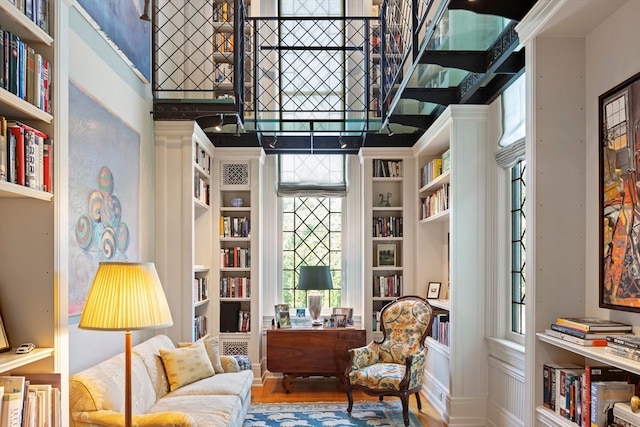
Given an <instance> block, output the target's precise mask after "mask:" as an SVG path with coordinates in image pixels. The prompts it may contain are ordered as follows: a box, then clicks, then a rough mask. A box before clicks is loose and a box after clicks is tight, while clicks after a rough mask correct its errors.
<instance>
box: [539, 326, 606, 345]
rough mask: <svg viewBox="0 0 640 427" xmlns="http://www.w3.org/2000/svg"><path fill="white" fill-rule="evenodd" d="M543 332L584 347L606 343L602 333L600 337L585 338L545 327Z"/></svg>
mask: <svg viewBox="0 0 640 427" xmlns="http://www.w3.org/2000/svg"><path fill="white" fill-rule="evenodd" d="M545 333H546V334H547V335H549V336H551V337H554V338H559V339H561V340H563V341H567V342H570V343H573V344H578V345H582V346H585V347H606V345H607V340H606V337H605V336H604V335H603V336H602V337H601V338H600V339H592V340H587V339H582V338H578V337H574V336H573V335H568V334H564V333H562V332H558V331H554V330H553V329H547V330H546V331H545Z"/></svg>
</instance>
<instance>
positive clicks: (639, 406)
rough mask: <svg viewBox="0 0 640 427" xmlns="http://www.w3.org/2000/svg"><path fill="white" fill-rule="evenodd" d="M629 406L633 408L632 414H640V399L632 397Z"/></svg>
mask: <svg viewBox="0 0 640 427" xmlns="http://www.w3.org/2000/svg"><path fill="white" fill-rule="evenodd" d="M629 406H630V407H631V412H633V413H634V414H637V413H638V412H640V397H638V396H633V397H631V402H629Z"/></svg>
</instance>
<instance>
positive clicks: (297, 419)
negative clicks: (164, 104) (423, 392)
mask: <svg viewBox="0 0 640 427" xmlns="http://www.w3.org/2000/svg"><path fill="white" fill-rule="evenodd" d="M409 421H410V425H411V426H412V427H413V426H416V427H417V426H420V425H421V424H420V422H419V421H418V419H417V418H416V416H415V415H413V414H412V413H411V411H409ZM272 426H273V427H275V426H281V427H294V426H313V427H318V426H331V427H342V426H378V427H390V426H394V427H395V426H398V427H403V426H404V422H403V421H402V404H401V403H400V401H399V400H395V401H393V400H392V401H386V400H385V401H382V402H354V404H353V410H352V411H351V417H349V416H348V415H347V402H333V403H272V404H255V405H251V408H249V413H248V414H247V418H246V419H245V421H244V426H243V427H272Z"/></svg>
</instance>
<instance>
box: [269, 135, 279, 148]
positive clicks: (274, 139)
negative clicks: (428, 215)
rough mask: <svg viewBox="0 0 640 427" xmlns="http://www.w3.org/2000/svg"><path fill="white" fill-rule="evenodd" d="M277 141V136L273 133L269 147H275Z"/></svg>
mask: <svg viewBox="0 0 640 427" xmlns="http://www.w3.org/2000/svg"><path fill="white" fill-rule="evenodd" d="M277 143H278V136H277V135H274V136H273V141H271V142H270V143H269V148H276V144H277Z"/></svg>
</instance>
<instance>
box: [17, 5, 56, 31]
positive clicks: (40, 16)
mask: <svg viewBox="0 0 640 427" xmlns="http://www.w3.org/2000/svg"><path fill="white" fill-rule="evenodd" d="M9 3H11V4H12V5H14V6H15V7H16V8H17V9H18V10H19V11H20V12H22V13H24V15H25V16H26V17H27V19H28V20H30V21H31V22H33V23H34V24H36V25H37V26H38V27H40V28H41V29H42V30H44V32H46V33H47V34H48V33H49V0H9Z"/></svg>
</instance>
